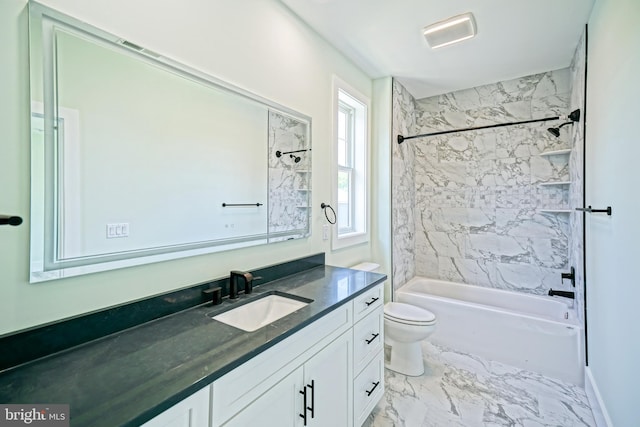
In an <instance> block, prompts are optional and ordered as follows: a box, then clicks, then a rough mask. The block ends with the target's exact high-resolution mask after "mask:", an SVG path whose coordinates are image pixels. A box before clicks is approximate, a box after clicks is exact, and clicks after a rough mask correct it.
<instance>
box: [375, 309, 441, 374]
mask: <svg viewBox="0 0 640 427" xmlns="http://www.w3.org/2000/svg"><path fill="white" fill-rule="evenodd" d="M435 327H436V316H435V315H434V314H433V313H432V312H430V311H428V310H425V309H423V308H420V307H416V306H413V305H411V304H404V303H401V302H388V303H386V304H385V306H384V366H385V368H387V369H390V370H392V371H395V372H398V373H401V374H404V375H409V376H412V377H417V376H420V375H422V374H424V362H423V360H422V347H421V346H420V342H421V341H422V340H424V339H425V338H427V337H428V336H429V335H431V334H432V333H433V331H434V330H435Z"/></svg>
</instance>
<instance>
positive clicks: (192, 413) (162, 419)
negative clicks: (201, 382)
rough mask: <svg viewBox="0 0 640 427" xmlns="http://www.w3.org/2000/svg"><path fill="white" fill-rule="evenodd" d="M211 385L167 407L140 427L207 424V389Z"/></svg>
mask: <svg viewBox="0 0 640 427" xmlns="http://www.w3.org/2000/svg"><path fill="white" fill-rule="evenodd" d="M210 389H211V387H205V388H203V389H202V390H200V391H198V392H196V393H194V394H192V395H191V396H189V397H187V398H186V399H184V400H183V401H182V402H180V403H177V404H176V405H174V406H172V407H171V408H169V409H167V410H166V411H164V412H163V413H161V414H160V415H158V416H157V417H155V418H152V419H151V420H149V421H148V422H146V423H144V424H143V425H142V427H203V426H208V425H209V391H210Z"/></svg>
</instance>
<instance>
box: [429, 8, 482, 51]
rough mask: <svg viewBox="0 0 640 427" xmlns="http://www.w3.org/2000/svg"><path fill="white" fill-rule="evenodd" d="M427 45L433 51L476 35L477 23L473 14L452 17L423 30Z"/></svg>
mask: <svg viewBox="0 0 640 427" xmlns="http://www.w3.org/2000/svg"><path fill="white" fill-rule="evenodd" d="M422 33H423V34H424V37H425V38H426V39H427V43H429V46H430V47H431V48H432V49H437V48H439V47H443V46H448V45H450V44H453V43H458V42H461V41H463V40H467V39H470V38H472V37H474V36H475V35H476V22H475V20H474V19H473V14H472V13H471V12H468V13H463V14H462V15H456V16H452V17H451V18H449V19H445V20H444V21H440V22H436V23H435V24H431V25H428V26H426V27H424V28H423V29H422Z"/></svg>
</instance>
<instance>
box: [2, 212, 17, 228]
mask: <svg viewBox="0 0 640 427" xmlns="http://www.w3.org/2000/svg"><path fill="white" fill-rule="evenodd" d="M20 224H22V218H20V217H19V216H9V215H0V225H13V226H14V227H17V226H18V225H20Z"/></svg>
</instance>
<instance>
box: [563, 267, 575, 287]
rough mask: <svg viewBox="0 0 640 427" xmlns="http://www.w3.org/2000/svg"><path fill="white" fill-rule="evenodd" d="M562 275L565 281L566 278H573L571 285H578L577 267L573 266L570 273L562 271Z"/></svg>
mask: <svg viewBox="0 0 640 427" xmlns="http://www.w3.org/2000/svg"><path fill="white" fill-rule="evenodd" d="M560 276H561V277H562V281H563V282H564V279H569V280H571V286H573V287H574V288H575V287H576V269H575V268H573V267H571V271H570V272H569V273H561V274H560Z"/></svg>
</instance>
